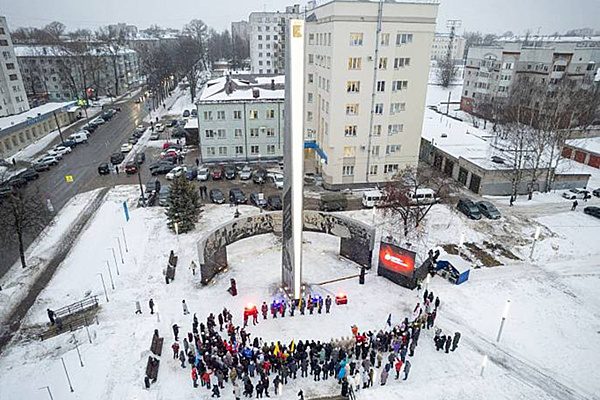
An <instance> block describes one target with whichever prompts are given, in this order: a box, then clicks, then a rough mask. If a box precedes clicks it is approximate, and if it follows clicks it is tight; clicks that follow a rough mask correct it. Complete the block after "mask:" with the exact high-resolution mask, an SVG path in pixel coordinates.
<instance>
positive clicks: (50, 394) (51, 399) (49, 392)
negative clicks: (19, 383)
mask: <svg viewBox="0 0 600 400" xmlns="http://www.w3.org/2000/svg"><path fill="white" fill-rule="evenodd" d="M42 389H46V390H47V391H48V396H50V400H54V397H52V392H51V391H50V386H43V387H41V388H38V390H42Z"/></svg>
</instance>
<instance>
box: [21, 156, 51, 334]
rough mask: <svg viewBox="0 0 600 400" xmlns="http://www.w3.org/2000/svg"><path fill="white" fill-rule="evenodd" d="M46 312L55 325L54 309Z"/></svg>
mask: <svg viewBox="0 0 600 400" xmlns="http://www.w3.org/2000/svg"><path fill="white" fill-rule="evenodd" d="M13 160H14V159H13ZM46 312H47V313H48V319H49V320H50V325H54V324H55V321H54V311H52V310H51V309H49V308H48V309H47V310H46Z"/></svg>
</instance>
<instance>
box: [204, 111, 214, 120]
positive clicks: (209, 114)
mask: <svg viewBox="0 0 600 400" xmlns="http://www.w3.org/2000/svg"><path fill="white" fill-rule="evenodd" d="M212 119H213V118H212V111H204V120H205V121H212Z"/></svg>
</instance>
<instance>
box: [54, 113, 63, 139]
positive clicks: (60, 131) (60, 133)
mask: <svg viewBox="0 0 600 400" xmlns="http://www.w3.org/2000/svg"><path fill="white" fill-rule="evenodd" d="M52 115H54V121H56V129H58V135H59V136H60V143H61V144H63V143H64V142H65V139H64V138H63V135H62V130H61V129H60V122H58V117H57V116H56V111H52Z"/></svg>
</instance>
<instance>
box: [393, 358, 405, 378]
mask: <svg viewBox="0 0 600 400" xmlns="http://www.w3.org/2000/svg"><path fill="white" fill-rule="evenodd" d="M402 364H403V363H402V360H401V359H399V358H397V359H396V364H394V369H395V370H396V379H398V378H399V377H400V371H401V370H402Z"/></svg>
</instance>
